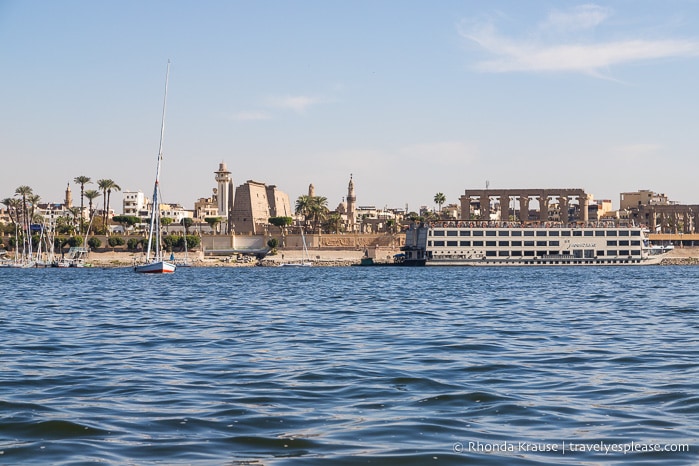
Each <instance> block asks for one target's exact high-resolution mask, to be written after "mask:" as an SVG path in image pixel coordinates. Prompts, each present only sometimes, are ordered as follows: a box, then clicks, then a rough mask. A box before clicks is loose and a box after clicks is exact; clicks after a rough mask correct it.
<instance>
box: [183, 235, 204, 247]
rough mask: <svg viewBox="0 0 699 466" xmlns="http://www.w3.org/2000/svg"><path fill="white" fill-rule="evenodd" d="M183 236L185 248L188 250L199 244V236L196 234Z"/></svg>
mask: <svg viewBox="0 0 699 466" xmlns="http://www.w3.org/2000/svg"><path fill="white" fill-rule="evenodd" d="M185 238H186V239H187V249H189V250H192V249H194V248H196V247H199V245H200V244H201V238H200V237H198V236H197V235H186V236H185Z"/></svg>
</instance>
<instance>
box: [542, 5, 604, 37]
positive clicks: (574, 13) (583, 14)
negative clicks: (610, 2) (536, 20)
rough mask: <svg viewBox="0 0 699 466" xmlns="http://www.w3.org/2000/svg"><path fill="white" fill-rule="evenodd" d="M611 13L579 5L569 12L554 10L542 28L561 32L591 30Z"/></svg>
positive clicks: (598, 7)
mask: <svg viewBox="0 0 699 466" xmlns="http://www.w3.org/2000/svg"><path fill="white" fill-rule="evenodd" d="M611 13H612V11H611V10H610V9H609V8H604V7H601V6H599V5H594V4H587V5H579V6H576V7H574V8H572V9H570V10H569V11H560V10H554V11H551V12H550V13H549V15H548V18H547V19H546V21H545V22H544V23H543V25H542V28H544V29H556V30H562V31H576V30H584V29H591V28H594V27H595V26H597V25H599V24H601V23H602V22H604V21H605V20H606V19H607V18H608V17H609V16H611Z"/></svg>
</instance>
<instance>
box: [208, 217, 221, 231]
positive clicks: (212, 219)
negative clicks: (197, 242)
mask: <svg viewBox="0 0 699 466" xmlns="http://www.w3.org/2000/svg"><path fill="white" fill-rule="evenodd" d="M204 221H205V222H206V223H208V224H209V226H210V227H211V229H212V230H214V231H215V230H216V225H218V224H219V223H221V221H223V218H221V217H206V218H205V219H204Z"/></svg>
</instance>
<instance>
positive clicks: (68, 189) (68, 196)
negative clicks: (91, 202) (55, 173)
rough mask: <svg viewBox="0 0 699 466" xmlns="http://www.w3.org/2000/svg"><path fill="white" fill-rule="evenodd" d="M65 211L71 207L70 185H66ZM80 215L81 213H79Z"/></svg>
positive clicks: (71, 194)
mask: <svg viewBox="0 0 699 466" xmlns="http://www.w3.org/2000/svg"><path fill="white" fill-rule="evenodd" d="M65 204H66V209H70V208H71V207H73V193H72V192H71V190H70V183H68V187H67V188H66V202H65ZM81 213H82V212H81Z"/></svg>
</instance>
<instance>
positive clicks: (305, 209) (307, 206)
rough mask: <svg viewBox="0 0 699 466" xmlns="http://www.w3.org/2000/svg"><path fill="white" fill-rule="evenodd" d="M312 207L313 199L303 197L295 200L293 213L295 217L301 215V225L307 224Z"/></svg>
mask: <svg viewBox="0 0 699 466" xmlns="http://www.w3.org/2000/svg"><path fill="white" fill-rule="evenodd" d="M312 206H313V197H311V196H307V195H303V196H299V198H298V199H296V209H295V210H294V213H295V214H296V215H303V223H304V224H306V223H308V218H309V217H310V216H311V210H312Z"/></svg>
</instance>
